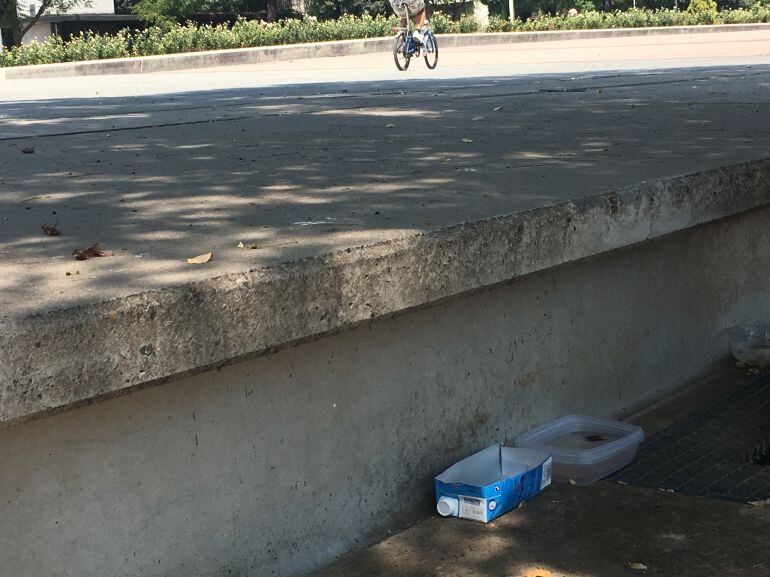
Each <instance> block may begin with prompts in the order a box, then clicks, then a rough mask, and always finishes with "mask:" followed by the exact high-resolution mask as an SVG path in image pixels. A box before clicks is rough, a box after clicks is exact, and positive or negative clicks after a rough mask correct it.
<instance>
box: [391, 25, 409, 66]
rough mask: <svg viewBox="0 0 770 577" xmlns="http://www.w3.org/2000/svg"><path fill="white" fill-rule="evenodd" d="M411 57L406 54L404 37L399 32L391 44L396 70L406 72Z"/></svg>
mask: <svg viewBox="0 0 770 577" xmlns="http://www.w3.org/2000/svg"><path fill="white" fill-rule="evenodd" d="M410 59H411V56H409V55H408V54H407V53H406V35H405V34H404V33H403V32H399V33H398V36H396V40H395V41H394V42H393V60H395V62H396V68H398V69H399V70H406V69H407V68H409V60H410Z"/></svg>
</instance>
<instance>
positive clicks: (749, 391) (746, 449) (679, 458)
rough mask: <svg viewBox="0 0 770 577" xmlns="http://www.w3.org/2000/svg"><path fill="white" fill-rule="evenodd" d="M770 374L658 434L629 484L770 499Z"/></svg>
mask: <svg viewBox="0 0 770 577" xmlns="http://www.w3.org/2000/svg"><path fill="white" fill-rule="evenodd" d="M769 447H770V373H767V374H763V375H761V376H759V377H757V378H755V379H754V380H752V381H750V382H749V383H747V384H746V385H744V386H743V387H741V388H740V389H738V390H736V391H734V392H733V393H732V394H730V395H728V396H727V397H725V398H724V399H722V400H720V401H717V402H715V403H712V404H710V405H707V406H705V407H703V408H701V409H699V410H698V411H696V412H695V413H693V414H692V415H690V416H689V417H687V418H686V419H684V420H683V421H680V422H678V423H675V424H673V425H671V426H670V427H668V428H667V429H664V430H662V431H660V432H659V433H657V434H655V435H653V436H652V437H650V439H648V440H647V441H646V442H645V443H643V444H642V446H641V447H640V449H639V454H638V455H637V458H636V460H635V461H634V462H633V463H632V464H631V465H629V466H628V467H626V468H625V469H623V470H622V471H620V472H619V473H617V474H616V475H615V479H616V480H618V481H622V482H624V483H630V484H633V485H641V486H643V487H653V488H660V489H673V490H674V491H677V492H681V493H690V494H693V495H703V496H708V497H717V498H720V499H728V500H731V501H757V500H762V499H767V498H770V466H768V465H770V457H769V456H768V448H769Z"/></svg>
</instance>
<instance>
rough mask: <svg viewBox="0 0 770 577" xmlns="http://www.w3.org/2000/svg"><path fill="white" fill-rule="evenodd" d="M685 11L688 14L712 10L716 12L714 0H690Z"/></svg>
mask: <svg viewBox="0 0 770 577" xmlns="http://www.w3.org/2000/svg"><path fill="white" fill-rule="evenodd" d="M687 12H689V13H690V14H702V13H703V12H712V13H714V14H716V12H717V3H716V0H690V5H689V6H688V7H687Z"/></svg>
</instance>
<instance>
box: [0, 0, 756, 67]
mask: <svg viewBox="0 0 770 577" xmlns="http://www.w3.org/2000/svg"><path fill="white" fill-rule="evenodd" d="M749 22H770V8H769V7H763V6H760V5H758V6H755V7H753V8H751V9H737V10H726V11H722V12H715V11H712V10H703V11H686V12H678V11H674V10H628V11H624V12H620V11H618V12H585V13H582V14H578V15H576V16H572V17H569V16H545V17H542V18H537V19H531V20H525V21H521V20H516V21H514V22H509V21H507V20H503V19H501V18H496V17H492V18H490V20H489V25H488V26H486V27H482V26H481V25H480V24H479V22H478V21H476V20H475V19H474V18H472V17H466V18H462V19H460V20H457V21H452V20H450V19H449V18H447V17H446V16H444V15H443V14H441V13H438V12H437V13H435V14H434V15H433V17H432V27H433V30H434V31H435V32H436V33H438V34H442V33H471V32H484V31H486V32H525V31H538V30H576V29H589V28H641V27H648V26H687V25H694V24H737V23H749ZM396 24H397V20H396V19H395V18H393V17H391V18H383V17H371V16H363V17H361V18H355V17H353V16H343V17H342V18H340V19H339V20H327V21H319V20H316V19H315V18H312V17H308V18H305V19H304V20H283V21H281V22H277V23H275V24H268V23H265V22H259V21H247V20H239V21H238V22H236V23H235V24H234V25H233V26H232V27H229V26H227V25H225V24H221V25H218V26H211V25H201V26H198V25H195V24H186V25H177V26H172V27H170V28H158V27H152V28H148V29H146V30H134V31H128V30H123V31H121V32H119V33H118V34H115V35H100V34H92V33H85V34H81V35H80V36H76V37H75V38H73V39H71V40H69V41H67V42H64V41H62V40H61V39H60V38H58V37H54V36H52V37H50V38H48V39H47V40H46V41H45V42H43V43H40V44H39V43H32V44H28V45H25V46H21V47H16V48H13V49H11V50H5V51H3V52H0V66H24V65H28V64H50V63H54V62H75V61H82V60H100V59H106V58H121V57H126V56H149V55H152V54H177V53H180V52H197V51H201V50H220V49H225V48H248V47H255V46H274V45H278V44H295V43H302V42H322V41H325V40H348V39H354V38H376V37H381V36H389V35H390V34H392V33H393V27H394V26H395V25H396Z"/></svg>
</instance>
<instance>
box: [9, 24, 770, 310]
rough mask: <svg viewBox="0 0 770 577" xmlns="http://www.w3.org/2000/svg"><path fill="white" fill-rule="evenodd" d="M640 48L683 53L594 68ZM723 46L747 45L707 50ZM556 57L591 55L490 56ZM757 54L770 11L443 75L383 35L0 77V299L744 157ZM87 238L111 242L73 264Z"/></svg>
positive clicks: (513, 56) (40, 305)
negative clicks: (552, 65) (377, 46)
mask: <svg viewBox="0 0 770 577" xmlns="http://www.w3.org/2000/svg"><path fill="white" fill-rule="evenodd" d="M720 36H721V37H723V38H721V42H720V38H718V37H720ZM651 43H653V44H654V46H653V45H652V44H651ZM640 53H644V54H645V57H646V58H659V60H656V62H657V65H658V66H676V65H675V64H672V63H671V62H670V61H669V60H668V59H669V58H670V57H671V56H672V55H677V56H678V57H679V58H684V57H689V58H690V60H689V63H690V66H691V67H690V68H687V69H682V68H676V67H674V68H673V69H671V68H670V69H668V70H666V71H661V70H658V71H651V72H644V71H635V72H631V73H628V72H608V69H612V68H616V67H617V68H621V67H625V66H630V67H631V68H635V67H639V66H641V65H643V63H640V62H639V61H637V60H635V57H636V55H638V54H640ZM721 53H724V54H725V55H726V56H725V61H726V62H730V63H732V62H734V59H736V58H738V59H739V60H741V61H743V60H744V59H747V58H748V59H751V60H752V62H755V64H753V65H742V66H731V67H714V65H715V64H718V63H719V62H720V59H716V60H715V59H714V57H713V54H721ZM695 55H697V57H696V58H692V57H693V56H695ZM701 58H704V59H705V58H711V60H703V61H701V60H700V59H701ZM623 59H625V60H623ZM491 60H494V61H495V63H494V64H492V65H491V67H489V65H484V64H483V63H484V62H489V61H491ZM559 60H562V61H563V62H564V63H563V64H561V65H560V66H562V67H574V68H577V69H583V68H584V67H586V66H592V67H593V68H597V69H599V72H595V73H590V74H587V73H579V74H577V75H572V74H570V75H559V76H554V75H527V76H516V75H514V76H509V77H500V76H497V75H499V74H502V73H503V72H504V71H506V70H508V71H509V74H510V73H515V72H519V71H522V70H529V71H530V72H531V71H532V70H534V69H535V68H537V67H539V66H541V65H544V64H547V63H549V62H556V61H559ZM519 61H522V62H523V64H522V63H517V62H519ZM763 61H766V62H768V63H770V32H764V33H758V32H751V33H730V34H723V35H715V34H705V35H700V36H694V37H691V38H690V37H686V36H683V37H677V38H675V39H672V38H670V37H664V38H663V39H660V38H655V39H654V40H653V39H650V38H636V39H631V40H630V41H628V42H625V41H624V45H623V46H622V47H619V46H618V45H617V40H615V39H601V40H594V41H586V42H581V43H577V44H572V43H569V42H559V43H554V46H549V47H540V46H539V47H535V48H533V47H531V46H516V47H500V48H496V49H495V51H494V52H492V53H490V52H481V53H470V54H469V53H467V52H460V51H454V52H450V51H447V52H444V53H442V63H441V65H440V67H439V74H444V75H446V77H447V78H445V79H444V78H441V76H439V78H438V79H432V77H431V76H428V75H427V73H426V70H425V69H424V68H422V67H421V65H422V63H421V62H416V63H415V66H414V68H415V69H416V70H412V69H410V70H409V74H410V76H401V75H399V74H398V73H397V71H396V70H395V67H393V66H391V63H390V62H389V61H388V58H387V56H383V57H381V59H380V60H377V61H375V60H373V59H372V58H371V57H349V58H338V59H326V60H319V61H317V62H314V63H311V64H309V63H308V62H307V61H302V62H296V63H293V64H292V65H291V66H289V67H288V68H286V66H285V65H284V64H281V65H279V64H273V65H263V66H253V67H242V68H238V67H236V68H235V69H230V68H227V69H222V70H211V71H206V70H203V71H199V72H197V73H195V74H190V73H176V74H171V75H169V74H163V75H157V76H154V75H142V76H127V77H115V78H113V77H109V78H107V77H105V78H100V79H98V80H96V79H82V80H79V81H78V82H77V83H70V82H68V83H67V85H66V86H65V87H64V88H60V87H59V86H60V84H61V83H60V82H59V81H55V80H46V81H13V82H6V83H4V85H3V87H2V90H3V92H2V93H0V98H2V99H3V103H2V119H1V120H2V124H0V147H1V148H0V150H2V153H1V154H0V167H2V177H0V185H2V187H3V192H2V193H0V194H2V196H1V197H0V199H1V201H2V203H3V205H4V208H3V214H2V218H3V219H5V220H4V221H3V227H2V229H0V259H1V260H0V271H1V272H2V280H0V306H1V307H2V309H3V311H4V313H5V314H6V315H13V314H15V313H17V312H32V311H44V310H50V309H52V308H60V307H62V306H69V305H75V304H82V303H84V302H89V301H94V300H102V299H105V298H114V297H119V296H124V295H128V294H133V293H136V292H140V291H142V290H148V289H157V288H160V287H163V286H166V285H170V284H176V283H180V282H186V281H193V280H201V279H205V278H210V277H212V276H216V275H220V274H225V273H230V272H238V271H242V270H248V269H253V268H255V267H259V266H264V265H268V264H272V263H277V262H281V261H284V260H291V259H296V258H301V257H304V256H310V255H317V254H322V253H324V252H327V251H329V250H335V249H340V248H347V247H352V246H358V245H363V244H372V243H376V242H380V241H384V240H389V239H394V238H400V237H404V236H408V235H410V234H415V233H418V232H424V231H429V230H436V229H438V228H442V227H445V226H450V225H453V224H457V223H460V222H466V221H473V220H478V219H481V218H485V217H489V216H493V215H500V214H509V213H512V212H517V211H521V210H526V209H530V208H534V207H537V206H541V205H544V204H551V203H554V202H560V201H564V200H570V199H573V198H579V197H581V196H585V195H590V194H595V193H599V192H602V191H606V190H608V189H610V188H613V187H618V186H625V185H629V184H634V183H637V182H639V181H641V180H649V179H656V178H661V177H667V176H674V175H679V174H686V173H689V172H694V171H697V170H702V169H708V168H714V167H717V166H722V165H726V164H733V163H736V162H742V161H745V160H751V159H756V158H760V157H763V156H766V154H767V148H768V147H767V144H768V142H769V141H770V130H768V127H769V124H768V121H767V118H768V111H769V109H770V95H769V94H768V90H767V83H768V81H769V80H770V68H769V67H768V66H766V65H763V64H757V62H763ZM646 62H649V60H646ZM595 63H599V64H595ZM701 63H702V64H708V65H709V66H705V67H702V68H692V66H693V65H697V64H701ZM373 64H375V66H372V65H373ZM485 66H487V67H485ZM746 66H750V67H746ZM458 76H462V77H463V78H458ZM289 77H291V78H293V79H294V82H295V83H302V84H294V85H285V83H286V82H287V79H288V78H289ZM353 77H357V78H360V79H362V80H363V82H351V79H352V78H353ZM426 77H427V78H426ZM380 78H385V79H389V78H399V79H401V81H400V82H398V81H392V80H380ZM275 83H284V85H283V86H281V87H275V86H273V87H271V85H272V84H275ZM97 92H98V94H96V93H97ZM137 92H141V93H145V94H148V95H147V96H121V95H122V94H127V95H136V94H137ZM64 95H66V97H64ZM466 140H471V141H472V142H466ZM27 147H34V149H35V152H34V154H24V153H23V152H22V151H23V149H24V148H27ZM45 223H49V224H56V223H58V225H59V228H60V229H61V230H62V232H63V234H62V236H61V237H56V238H49V237H45V236H43V235H42V234H41V232H40V226H41V225H42V224H45ZM95 241H98V242H101V243H102V244H103V245H104V247H105V249H107V250H109V251H110V252H113V251H114V252H115V256H114V257H111V258H109V259H102V260H94V261H89V262H88V263H84V264H83V265H78V266H74V265H73V263H72V261H71V259H70V258H69V256H71V254H70V253H71V252H72V251H73V250H74V249H75V248H81V249H82V248H84V247H86V246H88V245H89V244H90V243H92V242H95ZM239 242H243V243H244V244H245V245H253V244H257V245H259V246H260V248H259V249H257V250H239V249H237V248H236V247H237V245H238V243H239ZM208 251H214V253H215V258H214V260H213V262H212V263H210V264H209V265H207V266H205V267H197V268H196V267H190V266H189V265H187V263H186V258H187V257H190V256H195V255H197V254H201V253H205V252H208ZM67 272H70V273H79V274H71V275H70V276H67V275H66V273H67ZM30 290H33V291H34V292H33V294H34V298H25V299H19V298H18V295H19V294H29V291H30Z"/></svg>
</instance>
